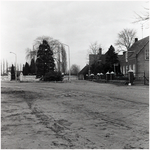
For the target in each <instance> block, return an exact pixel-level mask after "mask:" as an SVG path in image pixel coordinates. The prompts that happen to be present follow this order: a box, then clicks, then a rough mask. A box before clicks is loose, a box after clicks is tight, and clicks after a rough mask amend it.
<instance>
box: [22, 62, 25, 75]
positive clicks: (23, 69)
mask: <svg viewBox="0 0 150 150" xmlns="http://www.w3.org/2000/svg"><path fill="white" fill-rule="evenodd" d="M22 71H23V75H25V66H24V64H23V68H22Z"/></svg>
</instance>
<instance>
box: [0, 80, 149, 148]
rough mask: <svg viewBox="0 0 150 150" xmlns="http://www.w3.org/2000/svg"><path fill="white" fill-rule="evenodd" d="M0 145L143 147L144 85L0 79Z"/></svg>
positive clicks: (145, 131) (145, 132)
mask: <svg viewBox="0 0 150 150" xmlns="http://www.w3.org/2000/svg"><path fill="white" fill-rule="evenodd" d="M1 87H2V88H1V114H2V115H1V148H2V149H6V148H7V149H11V148H15V149H21V148H23V149H47V148H48V149H66V148H68V149H82V148H85V149H89V148H90V149H92V148H97V149H110V148H113V149H118V148H119V149H123V148H132V149H140V148H144V149H148V148H149V118H148V117H149V99H148V98H149V96H148V86H116V85H112V84H98V83H93V82H87V81H73V82H71V83H15V82H2V83H1Z"/></svg>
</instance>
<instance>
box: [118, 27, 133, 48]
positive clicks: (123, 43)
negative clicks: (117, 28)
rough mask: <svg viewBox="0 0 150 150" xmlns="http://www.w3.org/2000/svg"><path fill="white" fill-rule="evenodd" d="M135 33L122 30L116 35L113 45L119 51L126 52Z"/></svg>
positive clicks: (130, 30) (131, 30) (129, 30)
mask: <svg viewBox="0 0 150 150" xmlns="http://www.w3.org/2000/svg"><path fill="white" fill-rule="evenodd" d="M135 37H136V31H135V30H134V29H124V30H123V31H121V32H120V33H118V39H117V41H116V43H115V45H116V46H118V48H119V49H120V50H125V49H126V50H128V49H129V48H130V47H131V46H132V44H133V43H134V39H135Z"/></svg>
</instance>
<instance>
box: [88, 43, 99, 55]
mask: <svg viewBox="0 0 150 150" xmlns="http://www.w3.org/2000/svg"><path fill="white" fill-rule="evenodd" d="M99 48H101V45H100V44H98V43H97V42H94V43H91V44H90V45H89V50H88V51H89V53H88V54H98V53H99Z"/></svg>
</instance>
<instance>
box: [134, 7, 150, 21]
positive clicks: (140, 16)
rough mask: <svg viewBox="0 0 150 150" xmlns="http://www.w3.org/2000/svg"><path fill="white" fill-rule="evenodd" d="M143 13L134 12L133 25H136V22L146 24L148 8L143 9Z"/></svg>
mask: <svg viewBox="0 0 150 150" xmlns="http://www.w3.org/2000/svg"><path fill="white" fill-rule="evenodd" d="M144 10H145V11H143V13H141V14H138V13H136V12H135V14H136V17H135V19H136V20H135V21H134V23H138V22H147V21H149V8H144Z"/></svg>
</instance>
